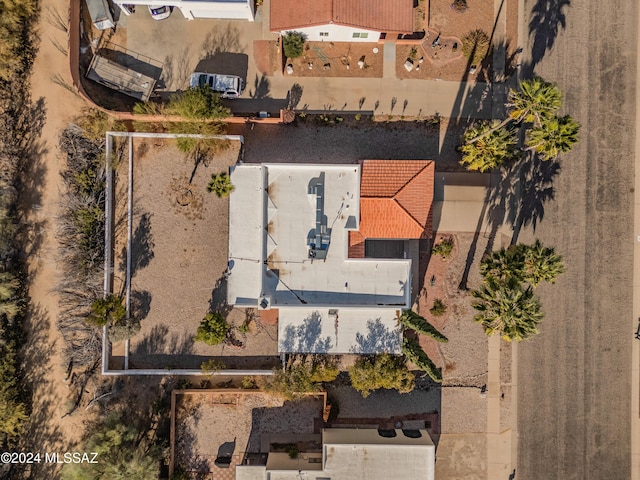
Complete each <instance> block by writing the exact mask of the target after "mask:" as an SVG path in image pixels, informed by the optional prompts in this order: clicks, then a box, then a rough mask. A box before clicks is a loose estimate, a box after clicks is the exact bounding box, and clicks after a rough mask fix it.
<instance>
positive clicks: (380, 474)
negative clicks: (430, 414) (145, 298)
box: [236, 428, 435, 480]
mask: <svg viewBox="0 0 640 480" xmlns="http://www.w3.org/2000/svg"><path fill="white" fill-rule="evenodd" d="M322 443H323V445H322V453H321V454H320V453H315V452H311V453H305V452H301V453H299V454H298V456H297V457H296V458H295V459H292V458H290V457H289V455H288V454H287V453H269V456H268V458H267V464H266V465H265V466H244V465H238V466H236V480H265V479H269V480H299V479H300V478H304V479H305V480H328V479H330V480H389V479H392V478H403V479H404V478H410V479H412V480H433V479H434V476H435V446H434V444H433V441H432V440H431V437H430V436H429V433H428V432H427V431H426V430H388V431H378V430H376V429H355V428H329V429H324V430H323V431H322Z"/></svg>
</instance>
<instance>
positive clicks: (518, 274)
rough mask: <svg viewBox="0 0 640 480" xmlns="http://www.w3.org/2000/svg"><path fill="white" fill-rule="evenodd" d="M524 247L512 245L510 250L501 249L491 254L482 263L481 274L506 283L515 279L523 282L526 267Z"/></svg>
mask: <svg viewBox="0 0 640 480" xmlns="http://www.w3.org/2000/svg"><path fill="white" fill-rule="evenodd" d="M522 247H523V246H522V245H511V246H510V247H509V248H501V249H500V250H498V251H495V252H491V253H490V254H488V255H485V257H484V258H483V259H482V260H481V262H480V273H481V274H482V276H483V277H484V278H485V279H486V278H489V277H491V278H494V279H496V280H500V281H506V280H508V279H509V278H514V279H516V280H518V281H522V274H523V272H522V270H523V266H524V260H525V256H524V249H523V248H522Z"/></svg>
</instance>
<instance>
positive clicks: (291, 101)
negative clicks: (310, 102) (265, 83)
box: [287, 83, 304, 110]
mask: <svg viewBox="0 0 640 480" xmlns="http://www.w3.org/2000/svg"><path fill="white" fill-rule="evenodd" d="M303 91H304V88H303V87H302V85H300V84H299V83H294V84H293V85H291V88H290V89H289V92H288V94H287V108H289V109H291V110H295V108H296V107H297V106H298V104H299V103H300V100H301V99H302V92H303Z"/></svg>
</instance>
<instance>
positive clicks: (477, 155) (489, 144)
mask: <svg viewBox="0 0 640 480" xmlns="http://www.w3.org/2000/svg"><path fill="white" fill-rule="evenodd" d="M497 123H498V122H497V121H494V122H493V123H491V122H488V121H485V122H481V123H480V124H478V125H477V126H475V125H474V126H471V127H469V128H468V129H467V130H466V131H465V132H464V136H463V141H464V144H463V145H462V147H460V151H461V152H462V160H461V161H460V164H462V165H466V167H467V170H474V171H479V172H486V171H487V170H490V169H492V168H496V167H499V166H500V165H501V164H502V163H504V162H505V161H507V160H511V159H513V158H515V157H516V156H517V155H518V154H517V151H516V147H517V144H518V139H517V137H516V134H515V132H514V131H513V130H511V129H507V128H494V127H495V126H496V124H497Z"/></svg>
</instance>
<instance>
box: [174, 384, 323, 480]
mask: <svg viewBox="0 0 640 480" xmlns="http://www.w3.org/2000/svg"><path fill="white" fill-rule="evenodd" d="M323 407H324V403H323V397H322V396H310V397H306V398H304V399H302V400H299V401H297V402H288V401H283V400H281V399H278V398H275V397H272V396H270V395H267V394H264V393H261V392H258V391H255V392H251V391H239V392H238V391H233V390H231V391H226V392H225V391H222V392H221V391H209V392H208V391H202V392H194V391H187V392H185V393H177V394H176V410H175V419H176V421H175V425H176V432H175V447H174V448H175V464H176V467H177V468H180V469H182V470H185V471H189V472H200V473H208V472H212V475H213V477H211V478H223V477H221V475H224V474H225V473H230V474H231V476H230V477H229V478H235V477H234V476H233V475H234V472H235V466H236V465H237V464H240V463H242V461H243V459H244V458H245V455H246V454H249V455H250V454H254V455H258V454H260V453H268V452H269V450H270V444H271V443H272V442H277V443H286V439H287V437H288V438H293V437H292V436H293V435H306V436H309V437H310V436H311V435H312V434H313V433H314V423H315V422H314V421H315V420H316V419H321V418H322V412H323ZM316 433H319V432H316ZM317 437H318V439H319V438H320V435H317ZM217 457H226V458H228V459H230V461H231V464H230V468H229V469H223V468H219V467H217V466H215V465H214V461H215V459H216V458H217ZM207 478H210V477H207Z"/></svg>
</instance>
